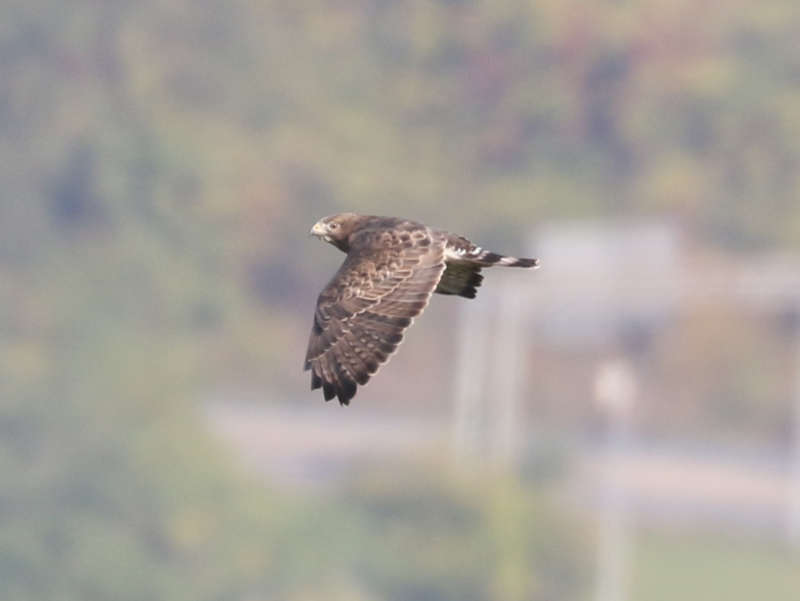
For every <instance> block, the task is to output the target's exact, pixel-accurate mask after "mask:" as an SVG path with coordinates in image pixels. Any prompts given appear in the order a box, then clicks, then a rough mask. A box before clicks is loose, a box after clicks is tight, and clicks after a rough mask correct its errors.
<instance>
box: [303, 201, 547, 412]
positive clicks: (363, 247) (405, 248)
mask: <svg viewBox="0 0 800 601" xmlns="http://www.w3.org/2000/svg"><path fill="white" fill-rule="evenodd" d="M311 234H312V235H315V236H318V237H319V238H322V239H323V240H325V241H326V242H329V243H331V244H333V245H334V246H336V247H337V248H338V249H339V250H341V251H343V252H345V253H347V257H346V258H345V260H344V263H342V266H341V267H340V268H339V271H337V272H336V275H334V276H333V279H332V280H331V281H330V282H329V283H328V285H327V286H325V288H324V289H323V291H322V293H321V294H320V295H319V299H318V300H317V308H316V311H315V312H314V323H313V326H312V328H311V337H310V338H309V341H308V351H307V353H306V361H305V369H307V370H308V369H310V370H311V389H312V390H315V389H317V388H322V393H323V396H324V397H325V400H326V401H329V400H331V399H332V398H333V397H338V399H339V403H340V404H342V405H347V404H349V403H350V399H352V398H353V396H354V395H355V393H356V389H357V387H358V386H359V385H361V386H363V385H364V384H366V383H367V381H369V379H370V377H371V376H372V375H373V374H375V373H376V372H377V371H378V369H379V368H380V366H381V365H382V364H383V363H385V362H386V361H387V360H388V359H389V357H390V356H391V355H392V353H394V352H395V350H396V349H397V346H398V345H399V344H400V342H401V341H402V339H403V333H404V332H405V330H406V328H408V326H410V325H411V323H412V321H413V319H414V318H415V317H416V316H417V315H419V314H420V313H422V310H423V309H424V308H425V306H426V305H427V304H428V301H429V300H430V297H431V294H433V293H434V292H438V293H439V294H456V295H459V296H463V297H466V298H475V294H476V292H477V288H478V286H480V285H481V281H482V280H483V276H482V275H480V270H481V268H483V267H491V266H493V265H505V266H508V267H537V266H538V260H537V259H517V258H515V257H506V256H503V255H499V254H497V253H493V252H489V251H486V250H483V249H482V248H480V247H479V246H476V245H475V244H473V243H472V242H470V241H469V240H467V239H466V238H463V237H461V236H455V235H453V234H449V233H447V232H444V231H440V230H434V229H431V228H429V227H427V226H425V225H423V224H421V223H416V222H414V221H409V220H406V219H398V218H395V217H377V216H373V215H357V214H355V213H341V214H339V215H333V216H331V217H325V218H324V219H321V220H320V221H318V222H317V223H316V224H315V225H314V227H313V228H312V229H311Z"/></svg>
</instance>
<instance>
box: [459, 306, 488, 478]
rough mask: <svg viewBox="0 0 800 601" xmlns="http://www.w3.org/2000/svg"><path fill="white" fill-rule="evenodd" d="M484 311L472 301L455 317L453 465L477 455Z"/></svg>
mask: <svg viewBox="0 0 800 601" xmlns="http://www.w3.org/2000/svg"><path fill="white" fill-rule="evenodd" d="M485 314H486V311H485V309H484V308H483V304H482V303H480V302H476V301H472V302H466V303H464V304H463V305H462V309H461V311H460V314H459V321H460V323H459V326H458V332H459V335H458V348H457V349H456V356H457V360H456V378H455V408H454V412H453V446H454V452H455V457H456V460H457V462H459V463H465V462H466V461H467V460H469V459H471V458H474V457H475V456H477V455H478V454H479V452H480V449H479V447H480V446H481V444H482V441H481V420H482V417H483V410H482V409H483V408H482V406H481V405H482V401H483V394H484V380H485V377H486V370H487V365H486V363H487V358H486V333H487V328H488V324H487V323H486V322H487V320H486V315H485Z"/></svg>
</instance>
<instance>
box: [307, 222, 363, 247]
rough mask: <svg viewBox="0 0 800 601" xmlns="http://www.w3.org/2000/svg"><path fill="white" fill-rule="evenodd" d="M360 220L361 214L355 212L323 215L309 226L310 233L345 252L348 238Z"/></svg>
mask: <svg viewBox="0 0 800 601" xmlns="http://www.w3.org/2000/svg"><path fill="white" fill-rule="evenodd" d="M360 222H361V215H357V214H356V213H339V214H338V215H331V216H329V217H323V218H322V219H320V220H319V221H317V222H316V223H315V224H314V227H312V228H311V235H312V236H316V237H317V238H321V239H322V240H325V242H329V243H331V244H333V245H334V246H335V247H337V248H339V249H341V250H343V251H345V252H347V248H348V246H349V245H348V238H349V237H350V234H352V233H353V231H354V230H355V229H356V227H357V226H358V224H359V223H360Z"/></svg>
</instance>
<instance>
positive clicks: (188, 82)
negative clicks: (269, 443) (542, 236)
mask: <svg viewBox="0 0 800 601" xmlns="http://www.w3.org/2000/svg"><path fill="white" fill-rule="evenodd" d="M708 10H709V9H708V7H707V6H705V5H703V4H697V3H689V2H678V3H675V2H673V1H671V0H670V1H668V0H656V1H653V2H646V3H645V2H642V3H623V4H619V3H610V2H598V3H594V4H592V5H590V6H588V5H587V4H586V3H585V2H582V1H579V0H570V1H567V2H564V1H562V0H539V1H538V2H536V3H522V2H512V1H504V0H498V1H495V2H491V3H489V2H487V3H480V2H471V1H468V0H450V1H446V2H427V1H421V0H420V1H410V2H387V1H380V0H345V1H342V2H335V3H330V2H314V1H296V2H288V3H287V2H245V1H243V0H233V1H230V2H214V1H210V0H205V1H202V2H197V1H194V2H190V1H189V0H173V1H171V2H156V1H154V0H144V1H140V2H134V1H133V0H109V1H106V2H102V3H97V2H87V1H84V0H76V1H73V2H69V3H65V2H61V1H60V0H35V1H28V0H8V1H7V2H5V3H4V4H3V6H2V8H0V82H2V84H0V183H1V184H2V190H3V193H2V199H0V479H1V480H2V482H3V485H2V487H0V583H2V585H0V588H2V597H3V599H8V600H9V601H27V600H31V601H33V600H37V601H39V600H42V599H61V600H65V601H66V600H71V599H75V600H79V599H80V600H81V601H91V600H101V599H114V600H115V601H116V600H124V599H169V600H170V601H173V600H181V599H186V600H189V599H192V600H196V599H209V600H211V599H242V598H247V599H249V598H265V599H288V600H293V599H294V600H298V601H299V600H301V599H302V600H304V601H308V600H310V599H326V600H329V599H337V598H338V599H347V600H348V601H353V600H356V599H386V600H398V601H399V600H401V599H402V600H414V599H420V600H421V599H447V600H450V599H452V600H458V601H469V600H470V599H476V600H477V599H489V598H493V599H501V600H502V601H514V600H515V599H520V600H521V599H547V600H549V601H555V600H556V599H574V598H578V596H579V595H580V592H581V591H582V590H584V589H585V585H586V572H587V569H588V568H587V567H586V562H585V559H584V555H585V549H584V548H583V546H584V545H583V543H582V542H581V541H583V540H584V539H583V537H581V536H580V534H579V533H578V534H576V531H578V532H579V530H580V527H579V526H576V525H575V524H573V523H572V522H571V521H570V520H569V519H568V518H566V517H564V516H563V514H562V513H560V512H559V511H556V510H555V509H553V508H552V507H550V506H549V504H548V503H547V502H546V501H543V500H542V499H541V498H540V496H539V495H535V494H533V493H532V492H531V491H528V490H519V489H516V488H515V487H514V486H513V485H511V484H508V483H502V484H498V486H497V487H496V488H495V489H494V490H484V489H483V488H481V490H475V489H472V488H469V487H468V486H467V485H464V484H463V483H462V484H459V483H453V482H445V483H444V484H439V483H437V482H435V480H437V479H438V476H437V477H436V478H433V479H427V480H426V479H423V480H422V483H418V480H417V479H418V478H422V476H420V475H418V474H416V473H415V474H414V475H406V476H405V477H404V478H400V479H398V480H397V482H383V481H381V480H380V479H377V481H376V480H372V479H370V478H367V479H366V480H365V481H364V482H357V483H353V484H352V489H350V488H348V489H347V490H346V491H343V492H341V494H342V498H341V499H328V498H323V499H321V500H318V501H309V500H307V499H303V500H298V499H294V498H290V497H287V496H285V495H282V494H277V493H273V492H271V491H265V490H263V489H262V488H261V487H258V486H256V485H254V484H253V483H249V482H247V481H246V480H245V479H244V478H243V477H241V475H240V474H237V472H236V470H235V468H234V467H233V466H232V462H231V461H230V460H229V459H228V458H227V457H226V456H225V453H224V452H223V451H222V450H221V449H220V448H219V447H218V446H216V445H214V444H213V443H212V442H210V441H209V440H208V439H207V436H206V434H205V433H204V431H203V428H202V427H201V425H200V424H199V423H197V421H198V420H197V417H196V414H195V412H194V408H193V406H192V405H191V404H190V403H188V402H186V399H189V398H193V396H194V395H195V394H198V393H199V392H202V391H204V390H207V386H209V385H210V384H214V383H216V382H219V381H225V380H226V379H236V378H239V377H242V378H244V379H248V378H249V379H252V380H256V381H258V382H260V383H262V384H263V386H264V389H265V390H266V391H267V394H268V395H270V396H274V397H275V398H282V397H283V396H286V394H285V393H286V391H292V392H293V393H294V391H296V390H297V389H298V386H299V385H300V382H301V381H300V379H299V378H300V376H299V375H294V374H296V373H297V372H298V366H299V364H300V361H299V358H298V356H299V354H300V352H301V350H299V349H300V347H299V346H297V347H294V346H291V345H293V344H295V343H294V342H291V343H289V342H288V341H296V340H304V339H305V336H306V328H307V324H306V321H307V313H308V311H306V309H309V308H310V303H311V300H312V299H313V296H314V291H315V290H316V289H317V288H318V285H319V281H320V280H321V278H323V277H325V276H324V275H323V274H325V273H327V272H328V271H329V268H330V265H332V262H331V263H329V264H325V265H316V264H315V263H314V260H315V259H313V258H312V257H311V256H309V253H307V252H305V251H303V250H301V249H303V248H304V245H305V244H306V242H307V240H306V239H305V238H304V234H305V232H306V231H307V229H308V227H309V225H310V224H311V223H313V221H314V220H315V219H316V218H317V217H319V216H320V215H323V214H327V213H332V212H335V211H338V210H341V209H345V208H352V209H356V210H361V211H365V212H373V213H387V214H404V215H408V216H410V217H418V218H420V219H424V220H427V221H430V222H431V223H437V224H442V225H445V224H446V225H448V226H449V227H452V228H454V229H461V230H463V231H465V232H471V233H473V234H474V235H475V236H476V237H480V239H481V240H485V241H486V243H487V244H488V243H491V242H493V241H494V242H497V241H500V240H501V239H502V237H504V236H506V235H508V236H522V235H523V234H524V233H526V232H527V230H528V229H529V227H530V224H532V223H534V222H536V221H537V220H540V219H544V218H552V217H579V216H598V215H630V214H633V215H651V214H656V215H665V216H670V217H673V218H675V219H678V220H680V221H682V222H683V223H685V224H686V225H687V227H688V228H689V229H690V230H691V231H693V232H695V233H696V234H697V235H698V237H701V238H703V239H709V240H712V241H714V243H715V244H719V245H721V246H725V247H728V248H733V249H747V248H754V247H765V246H768V245H772V244H785V245H788V246H793V247H798V246H800V203H798V202H797V191H798V190H799V189H800V168H799V167H800V164H799V161H798V157H800V130H799V129H798V128H800V88H798V86H797V85H796V83H797V78H798V73H800V55H799V54H798V53H797V31H798V30H800V14H798V13H799V12H800V11H798V10H797V8H796V2H795V1H794V0H777V1H774V2H770V3H769V5H768V6H760V5H759V6H756V5H753V4H752V3H750V2H745V1H744V0H734V1H733V2H729V3H727V4H726V7H725V10H724V11H720V12H718V13H715V14H714V16H713V17H709V14H708ZM331 261H333V260H331ZM300 298H307V299H308V301H307V302H306V305H305V306H298V299H300ZM298 344H299V343H298ZM287 345H288V346H289V351H290V352H287ZM295 351H297V352H295ZM288 374H292V375H288ZM305 385H306V384H305V380H303V386H305ZM426 520H429V521H426ZM449 520H455V521H456V522H457V523H456V522H450V521H449ZM561 545H563V547H562V546H561ZM647 553H650V554H652V555H654V556H658V554H659V553H665V554H666V553H667V551H659V550H658V549H657V548H654V549H653V550H650V551H647ZM745 560H747V557H745V556H742V558H740V559H739V560H737V561H740V563H741V562H745ZM731 561H733V559H732V560H731ZM754 563H755V562H754ZM737 565H739V564H737ZM741 573H744V571H742V572H741ZM757 576H758V575H757V574H756V575H754V576H753V578H754V581H756V578H757ZM658 578H659V575H658V574H657V573H654V574H653V575H648V574H645V575H644V576H643V577H642V584H641V586H642V587H644V588H643V590H646V591H647V594H646V595H645V594H643V595H642V597H641V598H647V599H656V598H657V594H656V593H655V592H652V594H651V589H650V588H649V586H650V585H649V584H648V582H651V581H654V582H655V581H657V579H658ZM781 578H783V579H784V580H783V581H784V582H786V583H787V584H786V586H790V584H791V582H790V580H789V578H790V576H788V575H787V576H785V577H783V576H776V577H775V582H776V583H779V582H781V581H782V580H781ZM776 586H779V585H777V584H776ZM661 590H669V589H666V588H664V587H663V586H662V589H661ZM740 590H746V589H745V588H744V587H742V588H741V589H740ZM776 590H777V589H776ZM712 594H713V592H709V593H708V596H706V597H700V598H703V599H711V598H712V597H711V595H712ZM777 594H779V593H776V595H777ZM682 598H684V599H688V598H689V596H688V593H687V595H686V596H683V597H682ZM726 598H727V599H733V597H732V596H731V597H726ZM774 598H776V599H777V598H779V597H774Z"/></svg>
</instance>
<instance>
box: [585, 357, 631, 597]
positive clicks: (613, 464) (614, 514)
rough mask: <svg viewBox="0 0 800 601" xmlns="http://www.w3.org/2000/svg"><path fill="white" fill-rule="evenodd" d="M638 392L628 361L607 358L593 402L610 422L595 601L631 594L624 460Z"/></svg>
mask: <svg viewBox="0 0 800 601" xmlns="http://www.w3.org/2000/svg"><path fill="white" fill-rule="evenodd" d="M636 394H637V392H636V379H635V375H634V371H633V367H632V365H631V364H630V362H629V361H627V360H625V359H609V360H607V361H605V362H604V363H602V364H601V365H600V366H599V367H598V369H597V373H596V376H595V402H596V403H597V405H598V406H599V408H600V409H601V411H603V413H604V415H605V416H606V419H607V424H608V425H607V431H606V445H605V446H606V448H605V453H604V455H605V466H604V471H603V479H604V482H603V484H602V486H603V493H602V499H601V505H600V512H599V516H598V518H599V519H598V526H599V540H598V548H597V553H598V556H597V584H596V587H597V588H596V592H595V599H596V601H625V599H626V598H627V592H628V582H629V572H630V557H631V534H630V531H631V527H630V513H629V511H630V508H629V504H628V494H627V491H626V489H625V484H624V482H623V481H622V479H623V474H622V470H621V468H620V464H621V461H622V459H624V458H625V456H626V455H627V454H628V452H629V450H630V442H631V440H630V439H631V422H632V413H633V408H634V404H635V402H636Z"/></svg>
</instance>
